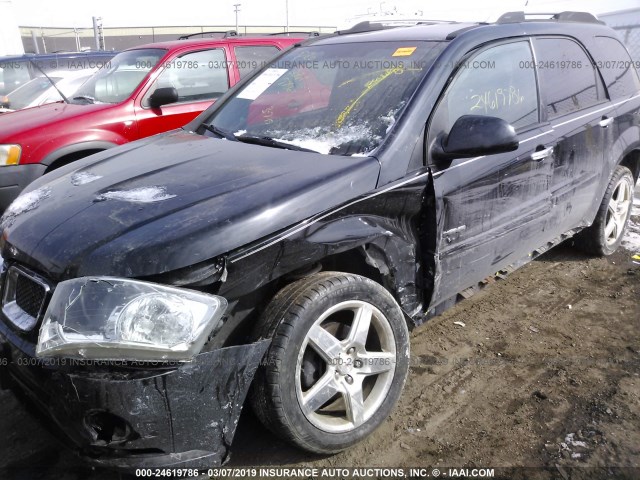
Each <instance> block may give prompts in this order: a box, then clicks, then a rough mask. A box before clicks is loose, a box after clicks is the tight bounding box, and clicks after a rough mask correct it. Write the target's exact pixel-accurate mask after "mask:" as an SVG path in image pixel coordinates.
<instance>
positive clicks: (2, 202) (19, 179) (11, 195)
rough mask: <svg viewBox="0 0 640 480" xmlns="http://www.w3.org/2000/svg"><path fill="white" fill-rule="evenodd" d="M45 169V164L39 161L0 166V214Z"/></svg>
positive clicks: (42, 173)
mask: <svg viewBox="0 0 640 480" xmlns="http://www.w3.org/2000/svg"><path fill="white" fill-rule="evenodd" d="M46 169H47V167H46V165H41V164H39V163H34V164H26V165H9V166H6V167H0V214H1V213H2V212H4V211H5V210H6V209H7V207H8V206H9V205H10V204H11V202H13V201H14V200H15V199H16V197H17V196H18V195H20V192H22V190H24V189H25V187H26V186H27V185H29V184H30V183H31V182H33V181H34V180H36V179H38V178H40V177H41V176H42V175H44V172H45V170H46Z"/></svg>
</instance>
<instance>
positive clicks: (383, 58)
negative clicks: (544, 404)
mask: <svg viewBox="0 0 640 480" xmlns="http://www.w3.org/2000/svg"><path fill="white" fill-rule="evenodd" d="M443 48H444V44H443V43H441V42H424V41H419V42H418V41H410V42H402V43H400V42H377V43H346V44H338V45H310V46H306V47H300V48H295V49H293V50H291V51H290V52H288V53H287V54H285V55H284V56H283V57H281V58H280V59H278V60H277V61H276V62H274V63H273V64H271V65H269V67H268V68H267V69H265V70H264V71H262V73H260V74H259V75H258V76H257V77H255V78H254V79H253V80H252V81H251V82H250V83H249V84H247V85H246V86H245V87H244V88H242V89H241V90H239V91H238V92H236V93H235V94H234V96H233V97H232V98H230V99H229V100H228V101H227V102H225V104H224V105H223V106H222V108H220V109H219V110H218V111H217V112H216V113H215V114H214V115H213V116H212V117H211V118H209V119H207V120H206V122H205V125H204V128H206V129H207V130H208V131H209V132H211V133H213V134H214V135H218V136H220V137H222V138H225V139H227V140H237V141H245V142H247V143H255V144H262V145H267V146H271V147H278V148H290V149H296V150H306V151H315V152H319V153H323V154H330V155H366V154H368V153H370V152H372V151H373V150H374V149H375V148H377V147H378V145H380V143H381V142H382V141H383V139H384V138H385V137H386V136H387V134H388V133H389V132H390V130H391V128H392V127H393V125H394V123H395V122H396V121H397V119H398V118H399V116H400V115H401V113H402V111H403V109H404V108H405V107H406V105H407V103H408V101H409V99H410V98H411V96H412V95H413V93H414V92H415V90H416V88H417V87H418V84H419V82H420V80H421V78H422V77H423V76H424V74H425V72H426V71H427V70H428V68H429V67H430V65H431V64H432V63H433V61H434V60H435V58H436V57H437V56H438V55H439V54H440V52H441V51H442V50H443Z"/></svg>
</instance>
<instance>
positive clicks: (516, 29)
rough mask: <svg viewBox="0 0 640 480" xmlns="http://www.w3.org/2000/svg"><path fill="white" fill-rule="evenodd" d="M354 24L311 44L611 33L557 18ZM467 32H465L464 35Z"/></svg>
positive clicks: (591, 24)
mask: <svg viewBox="0 0 640 480" xmlns="http://www.w3.org/2000/svg"><path fill="white" fill-rule="evenodd" d="M369 27H370V28H367V25H356V26H355V27H353V28H352V29H351V30H345V31H342V32H338V34H336V35H331V36H328V37H320V38H319V39H317V40H311V41H310V43H312V44H314V45H326V44H338V43H356V42H403V41H421V40H422V41H448V40H453V39H454V38H456V37H458V36H462V35H463V34H466V33H467V32H469V33H470V34H472V35H471V36H473V37H474V38H476V40H480V38H481V39H482V40H484V41H490V40H495V39H499V38H506V37H511V36H520V35H541V34H554V35H572V36H575V37H580V36H582V35H585V34H591V35H593V34H594V32H607V33H608V34H611V33H612V30H611V29H610V28H609V27H607V26H605V25H603V24H602V23H601V22H598V21H594V22H580V21H559V20H543V19H532V20H529V19H527V20H524V21H517V20H515V21H505V22H496V23H471V22H467V23H464V22H435V21H434V22H433V23H428V22H424V23H417V24H416V25H410V26H384V24H383V25H380V24H377V25H376V24H375V23H372V24H370V25H369ZM465 36H467V35H465Z"/></svg>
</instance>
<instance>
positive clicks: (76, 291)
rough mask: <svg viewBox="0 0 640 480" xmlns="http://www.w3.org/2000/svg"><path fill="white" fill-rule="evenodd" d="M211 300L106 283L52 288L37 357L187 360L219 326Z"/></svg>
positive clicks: (220, 302) (218, 303)
mask: <svg viewBox="0 0 640 480" xmlns="http://www.w3.org/2000/svg"><path fill="white" fill-rule="evenodd" d="M226 307H227V301H226V300H225V299H224V298H222V297H218V296H216V295H208V294H205V293H200V292H195V291H192V290H185V289H181V288H173V287H167V286H164V285H159V284H155V283H148V282H140V281H137V280H128V279H122V278H111V277H84V278H76V279H73V280H67V281H66V282H61V283H59V284H58V286H57V287H56V289H55V291H54V293H53V296H52V298H51V302H50V303H49V307H48V308H47V311H46V312H45V315H44V321H43V323H42V327H41V328H40V336H39V337H38V346H37V348H36V355H37V356H38V357H70V358H80V359H92V360H142V361H145V360H178V361H184V360H191V359H192V358H193V357H194V356H195V355H196V354H197V353H198V352H199V351H200V350H201V349H202V347H203V345H204V344H205V342H206V340H207V338H208V336H209V334H210V333H211V332H212V331H213V329H214V328H215V327H216V326H217V325H218V324H219V323H220V319H221V317H222V314H223V313H224V310H225V308H226Z"/></svg>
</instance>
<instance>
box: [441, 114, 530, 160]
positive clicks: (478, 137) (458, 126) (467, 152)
mask: <svg viewBox="0 0 640 480" xmlns="http://www.w3.org/2000/svg"><path fill="white" fill-rule="evenodd" d="M519 144H520V143H519V141H518V136H517V135H516V131H515V129H514V128H513V127H512V126H511V125H510V124H509V123H508V122H506V121H505V120H503V119H501V118H497V117H484V116H481V115H463V116H462V117H460V118H459V119H458V120H456V123H454V124H453V127H451V131H450V132H449V134H448V135H442V136H439V137H438V138H437V139H436V141H435V142H434V145H433V149H432V152H431V153H432V156H433V158H434V159H436V160H451V159H454V158H471V157H479V156H481V155H494V154H496V153H505V152H513V151H514V150H517V149H518V146H519Z"/></svg>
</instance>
